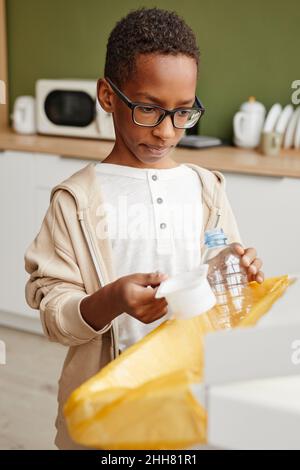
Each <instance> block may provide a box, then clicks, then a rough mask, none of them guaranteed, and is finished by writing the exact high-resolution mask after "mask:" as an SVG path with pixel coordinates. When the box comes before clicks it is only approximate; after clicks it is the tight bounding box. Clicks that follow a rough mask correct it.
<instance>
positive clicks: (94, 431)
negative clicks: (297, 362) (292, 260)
mask: <svg viewBox="0 0 300 470" xmlns="http://www.w3.org/2000/svg"><path fill="white" fill-rule="evenodd" d="M290 282H291V281H290V280H289V279H288V276H281V277H277V278H270V279H267V280H265V281H264V283H263V284H261V285H259V284H257V283H256V282H252V283H250V286H251V289H252V291H253V299H254V301H253V306H252V308H251V311H250V313H249V314H248V315H247V317H246V318H244V319H243V320H241V322H240V324H239V325H238V326H241V327H246V326H251V325H254V324H255V323H256V322H257V321H258V320H259V319H260V318H261V317H262V316H263V315H264V314H265V313H266V312H267V311H268V310H269V309H270V307H271V306H272V304H273V303H274V302H275V301H276V299H278V298H279V297H280V296H281V295H282V294H283V292H284V291H285V290H286V288H287V287H288V285H289V284H290ZM214 309H215V307H214V308H213V309H211V310H210V311H208V312H207V313H206V314H204V315H200V316H198V317H194V318H191V319H188V320H169V321H166V322H165V323H163V324H162V325H160V326H159V327H158V328H156V329H155V330H154V331H152V332H151V333H150V334H148V335H147V336H146V337H145V338H143V339H142V340H141V341H140V342H138V343H136V344H135V345H133V346H132V347H130V348H128V349H127V350H126V351H125V352H124V353H122V354H121V355H120V356H119V357H118V358H117V359H115V360H114V361H113V362H111V363H110V364H108V365H107V366H106V367H105V368H104V369H102V370H101V371H100V372H99V373H98V374H96V375H95V376H94V377H92V378H91V379H89V380H88V381H87V382H85V383H84V384H83V385H81V386H80V387H79V388H78V389H77V390H75V391H74V392H73V393H72V394H71V396H70V398H69V399H68V401H67V403H66V404H65V407H64V414H65V418H66V422H67V426H68V430H69V433H70V435H71V437H72V439H73V440H74V441H76V442H78V443H80V444H82V445H85V446H88V447H92V448H95V449H96V448H98V449H111V450H112V449H183V448H186V447H190V446H193V445H195V444H199V443H205V442H206V411H205V409H204V408H203V407H202V406H201V405H200V404H199V402H198V401H197V400H196V399H195V397H194V395H193V393H192V392H191V385H192V384H194V383H199V381H201V380H202V374H203V368H204V367H203V366H204V354H203V339H204V335H205V334H206V333H207V332H212V331H214V327H213V326H212V322H211V321H210V318H211V315H213V314H215V313H216V312H215V311H214Z"/></svg>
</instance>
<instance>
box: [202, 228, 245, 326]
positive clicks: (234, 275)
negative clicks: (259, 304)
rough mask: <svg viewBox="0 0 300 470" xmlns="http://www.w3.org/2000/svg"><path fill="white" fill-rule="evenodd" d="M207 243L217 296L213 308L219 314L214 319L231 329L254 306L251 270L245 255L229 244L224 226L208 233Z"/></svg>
mask: <svg viewBox="0 0 300 470" xmlns="http://www.w3.org/2000/svg"><path fill="white" fill-rule="evenodd" d="M205 245H206V252H205V254H204V259H203V262H204V263H208V262H209V270H208V276H207V279H208V282H209V284H210V286H211V288H212V290H213V292H214V294H215V296H216V299H217V305H216V308H215V309H214V311H212V312H217V314H215V313H212V314H211V315H210V319H211V321H212V323H213V325H214V326H215V327H216V328H227V329H229V328H232V327H233V326H235V325H237V324H238V323H239V321H240V320H241V319H242V318H244V317H245V316H246V315H247V314H248V312H249V311H250V308H251V305H252V291H251V288H250V287H249V285H248V276H247V271H246V268H245V267H244V266H243V265H242V264H241V257H240V256H239V255H238V254H237V253H235V252H234V251H233V250H232V248H231V247H230V245H228V244H227V238H226V235H225V234H224V232H223V230H222V229H213V230H209V231H207V232H205ZM221 252H222V254H221V256H218V255H219V254H220V253H221ZM217 256H218V257H217Z"/></svg>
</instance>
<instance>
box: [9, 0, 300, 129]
mask: <svg viewBox="0 0 300 470" xmlns="http://www.w3.org/2000/svg"><path fill="white" fill-rule="evenodd" d="M140 6H148V7H149V6H157V7H161V8H167V9H172V10H176V11H177V12H178V13H179V14H180V15H182V16H183V17H184V18H185V19H186V21H187V22H188V23H189V24H190V26H191V27H192V28H193V29H194V31H195V32H196V34H197V38H198V43H199V47H200V50H201V53H202V64H201V70H200V76H199V82H198V94H199V96H200V97H201V99H202V100H203V103H204V104H205V106H206V108H207V111H206V115H205V117H204V119H203V121H202V123H201V133H202V134H206V135H217V136H220V137H223V138H231V135H232V117H233V115H234V113H235V112H236V111H237V109H238V107H239V105H240V104H241V102H243V101H245V100H246V99H247V98H248V96H250V95H254V96H256V97H257V99H258V100H260V101H262V102H263V103H264V104H265V105H266V106H267V108H269V107H270V106H271V104H273V103H274V102H276V101H279V102H281V104H287V103H289V102H290V100H291V92H292V90H291V83H292V81H293V80H296V79H300V34H299V33H300V1H299V0H284V1H283V0H282V1H279V0H251V1H250V0H249V1H246V0H180V1H178V0H173V1H170V0H160V1H156V2H152V1H148V0H143V1H142V2H138V1H135V0H123V1H115V0H7V23H8V61H9V84H10V89H9V93H10V108H12V104H13V102H14V100H15V98H16V96H18V95H23V94H31V95H32V94H34V83H35V81H36V80H37V79H38V78H96V77H98V76H101V75H102V73H103V66H104V59H105V47H106V42H107V38H108V35H109V32H110V30H111V29H112V28H113V26H114V24H115V22H116V21H117V20H118V19H119V18H120V17H121V16H124V15H125V14H126V13H127V12H128V11H129V10H131V9H134V8H137V7H140Z"/></svg>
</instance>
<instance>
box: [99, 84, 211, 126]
mask: <svg viewBox="0 0 300 470" xmlns="http://www.w3.org/2000/svg"><path fill="white" fill-rule="evenodd" d="M105 80H107V82H108V83H109V84H110V86H111V87H112V89H113V91H114V92H115V93H116V95H117V96H118V97H119V98H120V99H121V100H122V101H123V103H125V104H126V105H127V106H128V108H130V109H131V118H132V121H133V123H134V124H136V125H137V126H141V127H156V126H158V125H159V124H161V122H162V121H163V120H164V119H165V117H166V116H171V119H172V124H173V126H174V127H175V128H176V129H191V128H192V127H194V126H195V125H196V124H197V122H198V121H199V119H200V118H201V117H202V116H203V114H204V113H205V108H204V106H203V105H202V103H201V101H200V99H199V98H198V97H197V96H195V103H196V104H197V106H192V107H191V108H186V107H179V108H175V109H172V110H168V109H165V108H162V107H161V106H159V105H157V104H151V103H140V102H133V101H131V100H130V99H129V98H127V96H126V95H124V93H123V92H122V91H121V90H120V89H119V88H118V87H117V85H115V84H114V83H113V82H112V81H111V79H110V78H108V77H105ZM99 86H100V79H99V80H98V82H97V99H98V96H99ZM137 106H143V107H149V108H155V109H160V110H161V111H162V112H163V114H162V115H161V117H160V118H159V120H158V122H157V123H156V124H140V123H138V122H136V121H135V119H134V110H135V108H136V107H137ZM186 110H189V111H193V110H194V111H200V116H199V118H198V119H197V121H196V122H195V123H193V125H192V126H191V127H178V126H176V125H175V122H174V116H175V113H177V112H178V111H186Z"/></svg>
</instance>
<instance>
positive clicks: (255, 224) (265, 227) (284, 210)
mask: <svg viewBox="0 0 300 470" xmlns="http://www.w3.org/2000/svg"><path fill="white" fill-rule="evenodd" d="M224 175H225V177H226V188H227V194H228V197H229V200H230V202H231V205H232V208H233V210H234V213H235V216H236V218H237V221H238V225H239V228H240V232H241V236H242V239H243V241H244V243H245V245H247V246H254V247H255V248H256V249H257V250H258V255H259V257H260V258H261V259H262V260H263V261H264V271H265V274H266V276H267V277H271V276H273V275H281V274H296V273H300V220H299V216H300V179H299V178H276V177H269V176H255V175H241V174H233V173H224Z"/></svg>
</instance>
